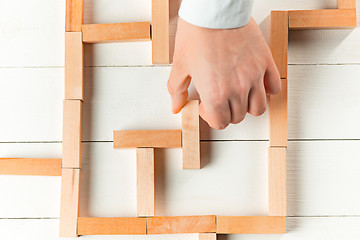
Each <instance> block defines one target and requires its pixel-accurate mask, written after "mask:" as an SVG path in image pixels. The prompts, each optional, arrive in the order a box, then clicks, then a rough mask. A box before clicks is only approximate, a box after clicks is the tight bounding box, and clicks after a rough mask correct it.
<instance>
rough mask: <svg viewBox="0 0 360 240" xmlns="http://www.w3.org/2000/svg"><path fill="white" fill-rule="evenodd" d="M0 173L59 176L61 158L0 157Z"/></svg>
mask: <svg viewBox="0 0 360 240" xmlns="http://www.w3.org/2000/svg"><path fill="white" fill-rule="evenodd" d="M0 175H37V176H61V159H57V158H0Z"/></svg>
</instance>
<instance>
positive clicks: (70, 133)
mask: <svg viewBox="0 0 360 240" xmlns="http://www.w3.org/2000/svg"><path fill="white" fill-rule="evenodd" d="M81 121H82V101H81V100H64V113H63V144H62V167H63V168H80V167H81Z"/></svg>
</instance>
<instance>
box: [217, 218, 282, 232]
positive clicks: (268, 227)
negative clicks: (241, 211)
mask: <svg viewBox="0 0 360 240" xmlns="http://www.w3.org/2000/svg"><path fill="white" fill-rule="evenodd" d="M216 223H217V225H216V233H217V234H282V233H285V232H286V222H285V217H269V216H217V217H216Z"/></svg>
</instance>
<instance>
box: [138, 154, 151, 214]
mask: <svg viewBox="0 0 360 240" xmlns="http://www.w3.org/2000/svg"><path fill="white" fill-rule="evenodd" d="M154 167H155V165H154V149H153V148H137V149H136V175H137V176H136V177H137V215H138V216H139V217H152V216H154V215H155V213H154V212H155V182H154V180H155V179H154V171H155V168H154Z"/></svg>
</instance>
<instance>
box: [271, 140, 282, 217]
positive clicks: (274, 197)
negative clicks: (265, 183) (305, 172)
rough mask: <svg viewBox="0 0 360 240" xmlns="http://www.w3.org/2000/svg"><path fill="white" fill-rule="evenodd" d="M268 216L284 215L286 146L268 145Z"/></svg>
mask: <svg viewBox="0 0 360 240" xmlns="http://www.w3.org/2000/svg"><path fill="white" fill-rule="evenodd" d="M268 159H269V216H286V148H285V147H269V158H268Z"/></svg>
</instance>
